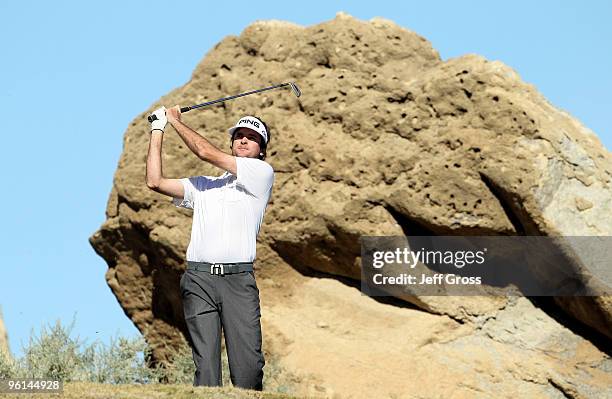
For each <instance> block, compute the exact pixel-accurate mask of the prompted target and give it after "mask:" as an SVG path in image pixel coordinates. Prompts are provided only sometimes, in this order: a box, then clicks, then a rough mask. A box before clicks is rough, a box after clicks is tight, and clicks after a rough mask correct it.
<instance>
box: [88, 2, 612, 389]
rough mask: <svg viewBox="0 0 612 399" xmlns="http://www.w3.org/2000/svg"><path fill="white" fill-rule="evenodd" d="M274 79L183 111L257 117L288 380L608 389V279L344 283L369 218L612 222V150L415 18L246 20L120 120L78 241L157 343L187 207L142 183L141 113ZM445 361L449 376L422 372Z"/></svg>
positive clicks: (267, 294) (516, 228)
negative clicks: (367, 286) (119, 141)
mask: <svg viewBox="0 0 612 399" xmlns="http://www.w3.org/2000/svg"><path fill="white" fill-rule="evenodd" d="M284 81H296V82H297V83H298V84H299V85H300V87H301V89H302V91H303V93H304V96H303V97H302V100H301V102H299V103H298V102H297V101H296V100H295V98H294V97H293V96H291V95H283V94H282V93H278V92H270V93H266V94H262V95H259V96H251V97H246V98H244V99H240V100H236V101H233V102H229V103H225V104H224V105H223V106H219V107H217V108H209V109H208V110H205V111H199V112H192V113H189V114H186V115H184V117H183V118H184V120H185V121H186V122H187V123H188V124H189V125H191V126H192V127H194V128H196V129H197V130H198V131H200V132H202V133H203V134H205V135H206V137H208V138H209V139H210V140H211V141H213V142H214V143H215V144H217V145H218V146H219V147H221V148H227V147H226V146H227V145H228V139H227V135H226V133H225V132H226V129H227V128H228V127H229V126H231V125H232V124H233V123H234V122H235V120H236V119H237V118H239V117H240V116H242V115H243V114H247V113H248V114H253V113H255V114H258V115H260V116H263V117H264V118H265V120H266V122H267V123H268V124H269V125H270V126H271V128H272V143H271V147H270V149H269V151H268V155H269V158H268V161H269V162H270V163H271V164H272V165H273V167H274V169H275V170H276V181H275V186H274V192H273V197H272V202H271V203H270V206H269V207H268V211H267V214H266V219H265V222H264V226H263V227H262V231H261V234H260V240H259V241H260V242H259V246H258V263H257V267H258V269H259V270H258V281H259V283H260V289H261V293H262V317H263V323H264V334H265V339H266V343H265V346H266V348H268V351H269V352H270V353H273V354H276V355H279V356H281V358H282V359H283V360H282V362H283V365H284V366H285V367H287V368H288V369H289V370H290V371H291V372H293V373H295V374H298V375H300V376H301V377H300V378H302V385H301V387H302V388H303V391H302V392H301V393H309V394H320V393H325V394H332V393H340V394H354V395H357V396H364V397H372V396H375V395H373V393H375V392H373V391H372V390H373V389H378V390H386V391H385V392H387V393H388V394H398V393H403V394H406V392H408V391H410V392H412V395H414V396H450V395H451V394H453V393H457V394H459V395H460V396H461V395H482V396H493V395H496V394H497V393H498V392H499V390H500V389H503V392H513V393H515V394H516V395H518V396H534V395H535V396H546V397H555V395H558V394H559V391H561V392H562V393H563V394H565V395H567V396H570V397H598V396H601V394H605V393H606V392H608V393H609V387H610V384H611V382H612V381H611V378H610V373H609V370H610V367H611V363H610V359H609V356H608V355H606V354H605V353H603V352H602V351H601V350H600V349H598V346H602V345H603V346H605V345H606V344H608V343H609V341H608V338H607V337H611V336H612V333H611V329H610V325H611V324H612V323H611V311H612V305H611V304H610V300H609V298H607V297H582V298H580V297H578V298H555V300H556V304H546V305H545V306H544V307H543V308H539V307H538V306H540V305H541V302H539V301H529V300H527V299H525V298H495V297H460V298H457V297H424V296H420V297H417V296H407V297H403V298H402V299H404V300H406V301H407V302H403V304H402V302H395V307H394V306H390V305H388V304H386V303H384V302H380V301H374V300H372V299H370V298H367V297H364V296H361V295H359V292H358V291H357V290H356V289H355V288H352V284H354V283H352V281H353V282H354V281H356V280H358V279H359V278H360V266H359V264H360V243H359V237H361V236H364V235H403V234H408V235H430V234H432V235H606V236H609V235H612V208H611V203H612V184H611V177H612V156H611V154H610V153H609V152H607V151H606V150H605V149H604V148H603V147H602V146H601V144H600V142H599V140H598V139H597V137H596V136H595V135H594V134H593V133H592V132H591V131H589V130H588V129H586V128H585V127H583V126H582V125H581V124H580V123H579V122H578V121H576V120H575V119H574V118H572V117H571V116H570V115H568V114H566V113H564V112H562V111H559V110H557V109H556V108H554V107H553V106H552V105H551V104H549V103H548V102H547V101H546V99H545V98H544V97H542V95H541V94H539V93H538V92H537V90H536V89H535V88H534V87H532V86H530V85H528V84H525V83H524V82H522V81H521V80H520V78H519V76H518V75H517V73H516V72H514V71H513V70H512V69H510V68H509V67H507V66H505V65H503V64H502V63H500V62H491V61H488V60H485V59H483V58H482V57H479V56H475V55H469V56H465V57H460V58H456V59H452V60H449V61H446V62H443V61H442V60H441V59H440V57H439V55H438V53H437V52H436V51H435V50H434V49H433V48H432V47H431V45H430V43H429V42H427V41H426V40H425V39H424V38H422V37H419V36H418V35H416V34H415V33H413V32H410V31H408V30H405V29H403V28H401V27H399V26H397V25H395V24H393V23H392V22H389V21H386V20H382V19H373V20H372V21H370V22H362V21H358V20H356V19H353V18H352V17H349V16H346V15H344V14H339V15H338V17H337V18H336V19H334V20H333V21H330V22H326V23H323V24H320V25H316V26H312V27H306V28H304V27H301V26H297V25H293V24H289V23H284V22H276V21H270V22H257V23H254V24H253V25H251V26H249V27H247V28H246V29H245V30H244V31H243V32H242V34H241V35H240V36H238V37H234V36H231V37H227V38H225V39H224V40H223V41H221V42H220V43H219V44H218V45H217V46H215V48H214V49H213V50H211V51H210V53H208V54H207V55H206V57H205V58H204V60H203V61H202V62H201V63H200V64H199V65H198V66H197V67H196V69H195V71H194V72H193V76H192V78H191V80H190V81H189V82H188V83H187V84H186V85H185V86H183V87H181V88H179V89H177V90H174V91H173V92H171V93H169V94H168V95H166V96H164V97H163V98H162V99H161V100H160V101H159V103H156V104H154V105H153V106H152V107H151V109H149V110H147V111H146V112H144V113H143V114H141V115H138V116H137V117H136V118H135V119H134V121H133V122H132V123H131V124H130V126H129V127H128V129H127V131H126V133H125V138H124V151H123V154H122V156H121V159H120V162H119V167H118V169H117V172H116V174H115V179H114V185H113V189H112V192H111V194H110V198H109V201H108V206H107V210H106V215H107V220H106V222H105V223H104V224H103V225H102V227H101V228H100V230H99V231H97V232H96V233H95V234H94V235H93V236H92V237H91V239H90V242H91V244H92V246H93V247H94V248H95V250H96V251H97V252H98V253H99V254H100V255H101V256H102V257H104V259H105V260H106V261H107V263H108V265H109V270H108V272H107V275H106V277H107V281H108V284H109V286H110V287H111V289H112V290H113V292H114V294H115V295H116V296H117V299H118V300H119V302H120V304H121V306H122V307H123V309H124V310H125V312H126V314H127V315H128V317H130V318H131V319H132V320H133V321H134V323H135V325H136V326H137V327H138V328H139V330H140V331H141V332H142V333H143V334H144V335H145V337H146V338H147V340H148V341H149V342H150V343H151V344H152V345H153V347H154V355H155V356H156V357H157V358H158V359H163V358H165V357H166V355H167V351H166V350H165V349H166V348H167V347H168V346H175V345H177V343H178V342H179V341H180V334H184V333H185V332H186V329H185V324H184V320H183V318H182V308H181V302H180V296H179V291H178V281H179V278H180V275H181V273H182V271H183V270H184V254H185V250H186V246H187V244H188V241H189V232H190V227H191V221H190V215H191V213H190V211H186V210H183V209H177V208H175V207H174V206H172V205H171V204H170V201H169V199H168V198H167V197H164V196H162V195H159V194H157V193H154V192H152V191H150V190H148V189H147V187H146V185H145V184H144V171H145V163H144V159H145V156H146V152H147V147H148V141H149V136H148V125H147V122H146V119H145V116H146V115H147V114H148V113H150V111H151V110H152V109H154V108H155V107H157V106H159V105H160V104H164V105H166V106H169V105H173V104H183V105H185V104H194V103H200V102H203V101H206V100H211V99H215V98H219V97H223V96H226V95H230V94H234V93H239V92H242V91H246V90H249V89H252V88H256V87H260V86H264V85H266V84H273V83H279V82H284ZM164 140H165V143H164V150H163V151H164V157H163V162H164V172H165V175H166V176H169V177H183V176H193V175H201V174H204V175H206V174H213V175H214V174H218V171H217V170H214V169H213V168H211V167H209V166H207V165H206V164H205V163H203V162H202V161H200V160H198V159H197V158H196V157H195V156H194V155H193V154H191V153H190V152H189V150H188V149H187V148H186V146H185V145H184V144H183V143H182V142H181V140H180V139H179V138H178V137H177V135H176V134H174V132H173V131H172V129H171V128H169V129H168V132H167V133H166V135H165V138H164ZM331 277H334V278H331ZM330 278H331V279H330ZM408 302H411V303H412V305H414V306H415V307H412V305H408V304H407V303H408ZM536 304H537V305H536ZM417 309H420V310H417ZM543 310H544V311H543ZM558 310H562V311H563V312H565V314H567V315H571V317H572V318H568V317H566V316H564V315H562V316H560V315H559V313H558ZM581 326H587V329H586V330H585V329H584V328H583V327H581ZM573 331H579V332H581V334H582V335H584V334H586V335H587V336H589V337H590V338H592V340H593V342H589V341H588V340H587V339H585V338H583V337H582V336H581V335H577V334H576V333H575V332H573ZM584 331H587V333H584ZM588 331H590V332H588ZM266 332H268V333H267V334H266ZM589 334H591V335H589ZM362 345H369V347H365V348H364V347H362ZM527 363H529V367H526V366H525V364H527ZM338 370H343V372H338ZM441 375H445V376H447V377H448V379H447V380H446V381H447V382H445V383H444V384H437V385H436V384H434V382H435V381H434V380H431V382H432V384H433V385H432V386H424V385H422V384H419V383H418V381H420V380H419V378H421V377H423V378H425V377H426V378H430V379H431V378H433V376H435V378H436V381H439V378H442V377H440V376H441ZM373 381H376V384H373V383H372V382H373ZM383 386H385V388H382V387H383ZM606 390H608V391H606ZM428 392H429V394H428ZM432 392H433V394H432Z"/></svg>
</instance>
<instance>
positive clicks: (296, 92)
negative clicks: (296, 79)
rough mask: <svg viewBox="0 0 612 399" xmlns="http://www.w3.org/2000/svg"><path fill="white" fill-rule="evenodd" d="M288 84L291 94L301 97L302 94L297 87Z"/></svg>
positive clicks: (293, 84) (290, 83)
mask: <svg viewBox="0 0 612 399" xmlns="http://www.w3.org/2000/svg"><path fill="white" fill-rule="evenodd" d="M288 84H289V86H291V91H292V92H293V94H295V96H296V97H299V96H301V95H302V92H301V91H300V89H299V87H297V85H296V84H295V83H293V82H289V83H288Z"/></svg>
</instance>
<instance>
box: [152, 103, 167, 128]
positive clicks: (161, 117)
mask: <svg viewBox="0 0 612 399" xmlns="http://www.w3.org/2000/svg"><path fill="white" fill-rule="evenodd" d="M153 115H155V116H156V117H157V119H156V120H154V121H153V122H151V131H153V130H161V131H162V132H163V131H164V128H165V127H166V123H168V118H166V107H161V108H157V109H156V110H155V111H154V112H153Z"/></svg>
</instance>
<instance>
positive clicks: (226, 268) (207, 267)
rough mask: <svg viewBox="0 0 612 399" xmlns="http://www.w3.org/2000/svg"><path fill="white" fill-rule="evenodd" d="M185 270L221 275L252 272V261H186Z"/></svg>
mask: <svg viewBox="0 0 612 399" xmlns="http://www.w3.org/2000/svg"><path fill="white" fill-rule="evenodd" d="M187 270H194V271H197V272H207V273H210V274H216V275H219V276H223V275H226V274H235V273H241V272H252V271H253V262H238V263H208V262H192V261H187Z"/></svg>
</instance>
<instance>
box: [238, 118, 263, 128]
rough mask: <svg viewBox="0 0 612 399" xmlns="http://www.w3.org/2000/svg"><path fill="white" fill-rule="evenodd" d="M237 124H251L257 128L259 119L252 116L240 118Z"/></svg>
mask: <svg viewBox="0 0 612 399" xmlns="http://www.w3.org/2000/svg"><path fill="white" fill-rule="evenodd" d="M238 125H253V126H255V128H257V129H259V121H257V120H255V119H252V118H242V119H240V120H239V121H238Z"/></svg>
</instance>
